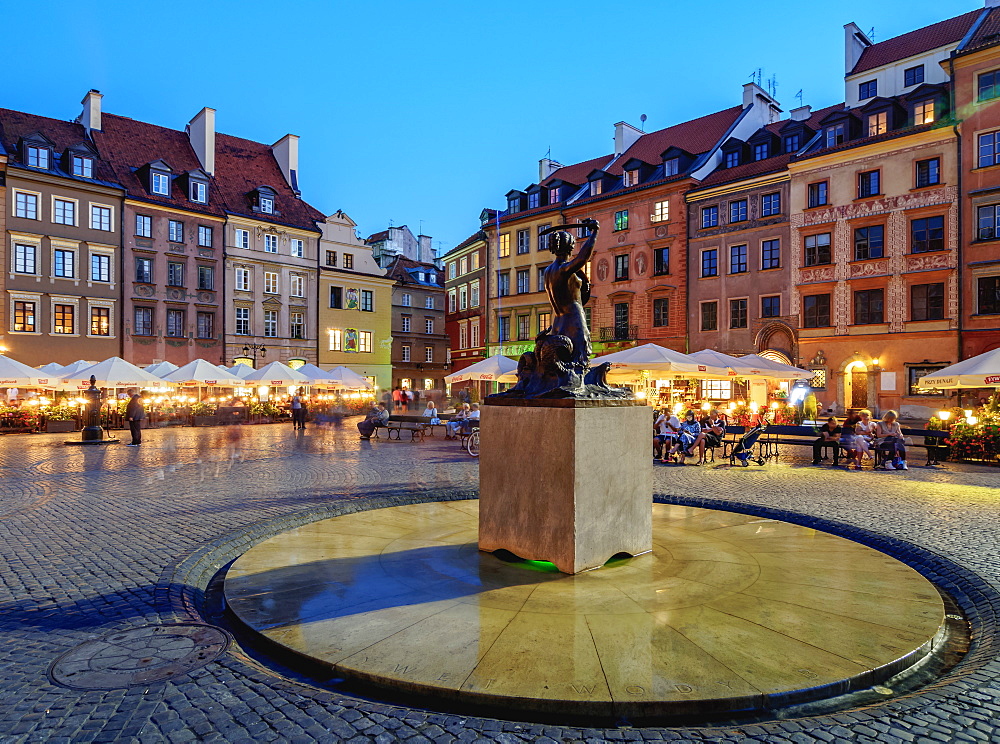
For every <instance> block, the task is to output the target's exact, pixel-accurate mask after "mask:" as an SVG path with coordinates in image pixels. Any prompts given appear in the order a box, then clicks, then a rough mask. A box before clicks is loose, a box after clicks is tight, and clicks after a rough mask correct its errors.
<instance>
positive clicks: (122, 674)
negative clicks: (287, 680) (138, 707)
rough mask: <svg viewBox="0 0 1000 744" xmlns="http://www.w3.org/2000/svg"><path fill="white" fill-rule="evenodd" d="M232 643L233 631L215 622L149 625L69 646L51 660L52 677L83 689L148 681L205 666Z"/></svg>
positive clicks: (153, 681)
mask: <svg viewBox="0 0 1000 744" xmlns="http://www.w3.org/2000/svg"><path fill="white" fill-rule="evenodd" d="M228 646H229V634H228V633H226V631H224V630H222V629H221V628H216V627H215V626H214V625H202V624H200V623H176V624H172V625H148V626H146V627H144V628H133V629H131V630H122V631H118V632H117V633H111V634H110V635H106V636H104V637H103V638H99V639H97V640H95V641H87V642H86V643H84V644H81V645H79V646H77V647H76V648H74V649H70V650H69V651H67V652H66V653H64V654H63V655H62V656H60V657H59V658H58V659H56V660H55V661H54V662H53V663H52V666H51V667H50V668H49V678H50V679H51V680H52V681H53V682H55V683H56V684H60V685H63V686H65V687H74V688H76V689H79V690H117V689H121V688H123V687H136V686H139V685H150V684H153V683H156V682H163V681H164V680H168V679H172V678H174V677H179V676H181V675H182V674H187V673H189V672H192V671H194V670H195V669H198V668H199V667H203V666H205V664H208V663H209V662H210V661H213V660H215V659H216V658H217V657H218V656H219V655H220V654H221V653H222V652H223V651H225V650H226V648H227V647H228Z"/></svg>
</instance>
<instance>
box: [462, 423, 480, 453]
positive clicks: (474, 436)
mask: <svg viewBox="0 0 1000 744" xmlns="http://www.w3.org/2000/svg"><path fill="white" fill-rule="evenodd" d="M465 449H466V451H467V452H468V453H469V454H470V455H472V456H473V457H479V429H476V430H475V431H473V432H472V433H471V434H470V435H469V437H468V439H466V440H465Z"/></svg>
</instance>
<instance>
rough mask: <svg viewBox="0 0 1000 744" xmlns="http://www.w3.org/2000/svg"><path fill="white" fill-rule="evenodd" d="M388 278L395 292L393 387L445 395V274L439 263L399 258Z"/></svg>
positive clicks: (431, 394) (392, 266)
mask: <svg viewBox="0 0 1000 744" xmlns="http://www.w3.org/2000/svg"><path fill="white" fill-rule="evenodd" d="M386 275H387V276H388V277H389V278H391V279H392V280H393V282H394V284H393V288H392V375H393V383H392V384H393V387H402V388H408V389H410V390H415V391H417V390H419V391H420V393H421V395H422V396H423V397H427V396H430V397H437V398H439V399H440V398H441V397H443V395H444V376H445V375H446V374H447V373H448V353H449V349H448V335H447V334H446V333H445V304H444V303H445V295H444V272H442V271H441V270H440V269H439V268H438V267H437V266H436V265H435V264H432V263H421V262H419V261H414V260H412V259H409V258H406V257H405V256H397V257H396V258H395V259H393V261H392V262H391V263H390V264H389V267H388V269H387V272H386Z"/></svg>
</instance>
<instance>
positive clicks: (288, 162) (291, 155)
mask: <svg viewBox="0 0 1000 744" xmlns="http://www.w3.org/2000/svg"><path fill="white" fill-rule="evenodd" d="M271 152H272V153H273V154H274V159H275V160H277V161H278V166H279V167H280V168H281V172H282V173H283V174H284V176H285V180H286V181H287V182H288V185H289V186H291V187H292V191H294V192H295V193H296V194H301V193H302V192H301V191H300V190H299V136H298V135H297V134H286V135H285V136H284V137H282V138H281V139H280V140H278V141H277V142H275V143H274V144H273V145H271Z"/></svg>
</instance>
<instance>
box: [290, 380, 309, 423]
mask: <svg viewBox="0 0 1000 744" xmlns="http://www.w3.org/2000/svg"><path fill="white" fill-rule="evenodd" d="M305 428H306V404H305V403H304V402H303V400H302V388H299V389H298V392H296V393H295V395H293V396H292V430H295V429H305Z"/></svg>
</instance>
